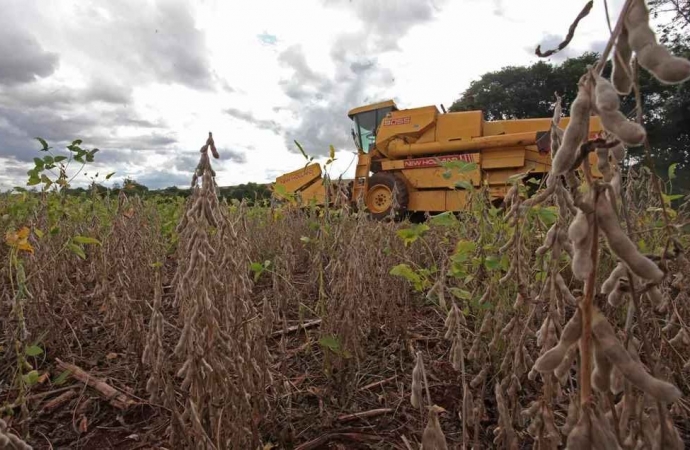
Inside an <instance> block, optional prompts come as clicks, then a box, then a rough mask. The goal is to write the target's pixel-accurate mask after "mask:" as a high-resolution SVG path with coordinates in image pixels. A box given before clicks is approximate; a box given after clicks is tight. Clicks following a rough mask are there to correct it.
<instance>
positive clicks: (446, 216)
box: [430, 211, 458, 227]
mask: <svg viewBox="0 0 690 450" xmlns="http://www.w3.org/2000/svg"><path fill="white" fill-rule="evenodd" d="M430 222H431V223H432V224H434V225H439V226H443V227H452V226H454V225H455V224H457V223H458V221H457V219H456V218H455V214H453V212H452V211H446V212H444V213H442V214H437V215H435V216H433V217H432V218H431V220H430Z"/></svg>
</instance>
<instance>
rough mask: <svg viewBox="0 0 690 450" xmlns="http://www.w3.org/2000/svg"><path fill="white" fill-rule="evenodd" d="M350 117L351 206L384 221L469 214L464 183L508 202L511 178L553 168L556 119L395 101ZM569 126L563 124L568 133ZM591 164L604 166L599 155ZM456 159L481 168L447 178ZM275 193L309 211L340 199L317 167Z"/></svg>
mask: <svg viewBox="0 0 690 450" xmlns="http://www.w3.org/2000/svg"><path fill="white" fill-rule="evenodd" d="M348 117H349V118H350V119H351V120H352V121H353V125H354V127H353V129H352V135H353V138H354V140H355V144H356V146H357V151H358V160H357V167H356V169H355V178H354V180H353V181H352V182H351V183H350V185H349V188H348V190H347V197H348V199H347V201H349V202H351V203H352V204H353V206H354V205H355V204H356V203H357V201H358V199H360V198H361V199H362V200H363V202H364V204H365V205H366V208H367V210H368V211H369V214H370V215H371V216H372V217H374V218H376V219H382V218H384V217H387V216H388V215H389V214H390V213H391V209H393V208H395V211H393V212H394V213H396V214H399V213H404V212H429V213H438V212H445V211H461V210H462V209H463V208H464V207H465V204H466V199H467V192H466V191H465V190H464V189H462V188H458V183H460V186H462V184H463V182H464V183H471V184H472V185H473V186H474V187H478V186H480V185H488V186H489V192H490V196H491V199H492V200H501V199H502V198H503V197H504V196H505V194H506V193H507V191H508V189H509V185H508V182H507V181H508V178H509V177H511V176H512V175H515V174H518V173H524V172H527V171H529V172H530V173H531V174H534V175H536V176H537V177H538V176H539V175H543V174H545V173H546V172H548V171H549V168H550V166H551V156H550V133H549V129H550V126H551V118H539V119H521V120H496V121H485V120H484V116H483V113H482V111H467V112H451V113H446V112H444V113H441V112H440V111H439V110H438V109H437V108H436V106H433V105H432V106H423V107H420V108H410V109H403V110H399V109H398V108H397V107H396V105H395V103H394V102H393V101H392V100H389V101H385V102H381V103H375V104H371V105H367V106H362V107H359V108H355V109H352V110H351V111H350V112H348ZM568 121H569V118H568V117H564V118H562V119H561V121H560V124H559V125H560V127H561V128H564V127H565V126H567V124H568ZM601 131H602V127H601V122H600V121H599V117H598V116H592V117H591V119H590V137H591V138H594V137H596V135H597V134H598V133H599V132H601ZM589 160H590V163H596V155H595V154H593V153H592V154H590V159H589ZM451 161H463V162H473V163H476V164H473V165H470V169H471V170H464V171H461V172H462V173H456V172H458V171H453V170H451V176H450V177H449V178H448V177H447V175H446V176H445V177H444V176H443V174H444V172H446V168H444V167H443V166H442V165H441V164H439V163H442V164H443V163H446V162H451ZM593 171H594V172H596V167H595V166H594V167H593ZM277 185H281V186H280V189H277V187H278V186H277ZM273 191H274V196H276V197H280V195H278V194H277V192H278V191H279V192H282V193H288V194H289V195H295V194H298V196H299V198H300V199H301V202H302V204H303V205H308V204H316V205H324V204H325V202H326V200H327V198H328V201H329V202H333V199H334V198H335V196H334V195H329V196H327V195H326V188H325V186H324V184H323V183H322V173H321V166H320V165H319V164H316V163H315V164H311V165H308V166H306V167H304V168H301V169H298V170H295V171H293V172H290V173H288V174H285V175H282V176H280V177H278V178H277V179H276V182H275V183H274V186H273ZM334 192H335V191H332V192H331V194H334ZM394 197H395V201H394Z"/></svg>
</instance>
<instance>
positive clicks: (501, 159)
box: [482, 147, 526, 170]
mask: <svg viewBox="0 0 690 450" xmlns="http://www.w3.org/2000/svg"><path fill="white" fill-rule="evenodd" d="M525 153H526V150H525V147H507V148H487V149H486V150H483V151H482V169H484V170H488V169H498V168H505V167H522V166H524V165H525Z"/></svg>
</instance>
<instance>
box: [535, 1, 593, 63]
mask: <svg viewBox="0 0 690 450" xmlns="http://www.w3.org/2000/svg"><path fill="white" fill-rule="evenodd" d="M593 4H594V2H593V1H592V0H590V1H589V2H587V4H586V5H585V7H584V8H582V11H580V14H578V15H577V17H576V18H575V21H574V22H573V23H572V24H571V25H570V28H569V29H568V35H567V36H566V37H565V39H564V40H563V42H561V43H560V44H558V47H556V48H555V49H552V50H547V51H546V52H544V53H542V51H541V45H537V49H536V50H535V51H534V53H536V55H537V56H539V57H541V58H546V57H549V56H551V55H553V54H554V53H557V52H559V51H561V50H563V49H564V48H566V47H567V46H568V44H570V41H571V40H572V39H573V36H574V35H575V30H576V29H577V25H578V24H579V23H580V20H582V19H583V18H585V17H587V16H588V15H589V12H590V11H591V10H592V5H593Z"/></svg>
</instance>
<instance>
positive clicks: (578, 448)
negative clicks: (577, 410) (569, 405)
mask: <svg viewBox="0 0 690 450" xmlns="http://www.w3.org/2000/svg"><path fill="white" fill-rule="evenodd" d="M591 427H592V425H591V423H590V417H589V412H588V411H586V410H583V411H581V414H580V418H579V420H578V421H577V424H576V425H575V428H573V429H572V431H571V432H570V434H568V440H567V443H566V447H565V448H566V450H590V449H591V448H592V430H591Z"/></svg>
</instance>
